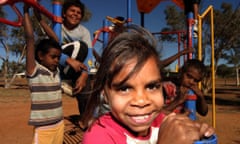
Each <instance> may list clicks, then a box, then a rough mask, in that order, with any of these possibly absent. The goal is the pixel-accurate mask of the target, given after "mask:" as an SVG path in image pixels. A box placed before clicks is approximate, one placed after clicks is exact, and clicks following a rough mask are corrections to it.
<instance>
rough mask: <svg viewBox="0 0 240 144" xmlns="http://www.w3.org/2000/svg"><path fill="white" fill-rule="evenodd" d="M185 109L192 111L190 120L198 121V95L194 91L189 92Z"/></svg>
mask: <svg viewBox="0 0 240 144" xmlns="http://www.w3.org/2000/svg"><path fill="white" fill-rule="evenodd" d="M185 108H187V109H188V110H189V111H190V114H189V118H190V119H192V120H196V119H197V117H196V95H195V93H194V92H193V90H189V91H188V99H187V101H186V102H185Z"/></svg>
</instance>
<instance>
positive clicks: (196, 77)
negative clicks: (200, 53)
mask: <svg viewBox="0 0 240 144" xmlns="http://www.w3.org/2000/svg"><path fill="white" fill-rule="evenodd" d="M201 79H202V74H201V73H199V71H198V70H197V69H196V68H193V67H189V68H188V70H187V72H185V73H184V74H183V79H182V86H185V87H187V88H191V87H192V86H196V85H197V84H198V82H200V81H201Z"/></svg>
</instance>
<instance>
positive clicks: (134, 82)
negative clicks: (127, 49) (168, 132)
mask: <svg viewBox="0 0 240 144" xmlns="http://www.w3.org/2000/svg"><path fill="white" fill-rule="evenodd" d="M134 66H135V59H132V60H130V61H129V62H128V63H126V64H125V66H124V68H123V69H122V70H121V72H120V73H119V74H118V75H117V76H116V77H115V78H114V79H113V82H112V84H111V86H112V88H105V96H106V99H107V102H108V103H109V105H110V108H111V112H112V114H113V115H114V117H115V118H116V119H117V120H119V121H120V122H121V123H123V124H124V125H125V126H127V127H128V128H130V129H131V130H132V131H133V132H136V134H137V135H139V136H144V135H146V134H148V131H149V127H150V125H151V123H152V122H153V120H154V119H155V118H156V116H157V115H158V114H159V111H160V110H161V108H162V106H163V94H162V85H161V82H160V81H161V76H160V71H159V69H158V67H157V64H156V61H155V60H154V59H153V58H149V59H148V60H147V62H146V63H145V64H144V66H143V67H142V68H141V69H140V70H139V72H137V73H135V74H133V75H132V76H131V77H130V78H129V79H128V80H127V81H126V82H125V83H124V84H122V85H120V86H119V83H120V82H121V81H122V80H123V79H124V78H125V77H126V76H127V75H128V74H129V73H130V72H131V71H132V69H133V68H134Z"/></svg>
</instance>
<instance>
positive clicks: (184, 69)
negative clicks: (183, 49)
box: [181, 59, 206, 77]
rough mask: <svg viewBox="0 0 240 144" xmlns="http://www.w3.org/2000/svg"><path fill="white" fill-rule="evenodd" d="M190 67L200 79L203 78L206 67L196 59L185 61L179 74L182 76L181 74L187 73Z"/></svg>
mask: <svg viewBox="0 0 240 144" xmlns="http://www.w3.org/2000/svg"><path fill="white" fill-rule="evenodd" d="M190 67H192V68H194V69H196V70H197V71H198V72H199V73H200V74H201V75H202V77H204V76H205V74H206V67H205V65H204V64H203V62H202V61H200V60H198V59H189V60H187V61H186V62H185V63H184V65H183V66H182V68H181V73H182V74H183V73H185V72H187V71H188V69H189V68H190Z"/></svg>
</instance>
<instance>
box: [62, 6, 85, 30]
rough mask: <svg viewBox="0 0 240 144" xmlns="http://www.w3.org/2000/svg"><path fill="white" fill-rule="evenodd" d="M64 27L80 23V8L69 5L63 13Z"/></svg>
mask: <svg viewBox="0 0 240 144" xmlns="http://www.w3.org/2000/svg"><path fill="white" fill-rule="evenodd" d="M63 17H64V21H65V24H67V26H66V27H68V26H69V27H73V26H76V25H78V24H79V23H80V21H81V19H82V10H81V9H80V8H79V7H76V6H70V7H69V8H68V9H67V11H66V13H64V15H63Z"/></svg>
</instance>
